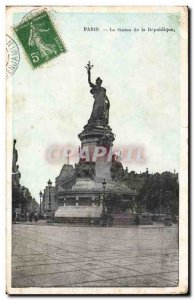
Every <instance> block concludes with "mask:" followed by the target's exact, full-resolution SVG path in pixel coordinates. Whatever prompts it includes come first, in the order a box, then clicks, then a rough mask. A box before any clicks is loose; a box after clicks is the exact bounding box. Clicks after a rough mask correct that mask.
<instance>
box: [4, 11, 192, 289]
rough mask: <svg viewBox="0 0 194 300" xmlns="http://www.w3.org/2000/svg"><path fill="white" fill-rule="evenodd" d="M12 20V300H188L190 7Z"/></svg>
mask: <svg viewBox="0 0 194 300" xmlns="http://www.w3.org/2000/svg"><path fill="white" fill-rule="evenodd" d="M6 20H7V23H6V44H5V46H6V77H7V80H6V95H7V287H6V292H7V293H8V294H12V295H13V294H66V295H67V294H74V295H76V294H79V295H87V294H90V295H100V294H104V295H111V294H112V295H129V294H171V295H174V294H186V293H188V289H189V284H188V283H189V278H188V8H187V7H65V6H56V7H54V6H48V7H41V6H36V7H30V6H8V7H7V8H6Z"/></svg>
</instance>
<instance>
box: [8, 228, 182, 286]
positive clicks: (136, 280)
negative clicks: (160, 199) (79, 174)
mask: <svg viewBox="0 0 194 300" xmlns="http://www.w3.org/2000/svg"><path fill="white" fill-rule="evenodd" d="M177 285H178V228H177V226H173V227H156V226H154V225H153V226H150V227H149V226H147V227H146V226H136V227H135V226H134V227H128V228H113V227H110V228H107V227H106V228H104V227H73V226H64V225H49V224H47V225H46V224H39V225H38V224H36V225H28V224H14V225H13V248H12V287H72V286H74V287H119V286H120V287H172V286H177Z"/></svg>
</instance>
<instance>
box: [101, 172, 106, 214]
mask: <svg viewBox="0 0 194 300" xmlns="http://www.w3.org/2000/svg"><path fill="white" fill-rule="evenodd" d="M102 187H103V202H102V214H103V215H105V190H106V180H105V178H104V180H103V182H102Z"/></svg>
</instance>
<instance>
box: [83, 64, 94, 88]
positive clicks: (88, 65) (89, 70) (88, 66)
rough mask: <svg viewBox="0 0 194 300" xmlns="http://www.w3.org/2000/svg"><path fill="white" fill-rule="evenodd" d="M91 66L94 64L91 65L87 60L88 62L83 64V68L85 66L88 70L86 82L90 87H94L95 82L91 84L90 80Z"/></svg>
mask: <svg viewBox="0 0 194 300" xmlns="http://www.w3.org/2000/svg"><path fill="white" fill-rule="evenodd" d="M93 66H94V65H91V64H90V61H89V62H88V64H87V65H86V66H85V68H86V69H87V71H88V83H89V85H90V86H91V87H94V86H95V84H93V83H92V82H91V69H92V68H93Z"/></svg>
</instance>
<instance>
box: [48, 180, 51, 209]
mask: <svg viewBox="0 0 194 300" xmlns="http://www.w3.org/2000/svg"><path fill="white" fill-rule="evenodd" d="M47 183H48V188H49V209H51V195H50V190H51V186H52V182H51V180H50V179H49V181H48V182H47Z"/></svg>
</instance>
